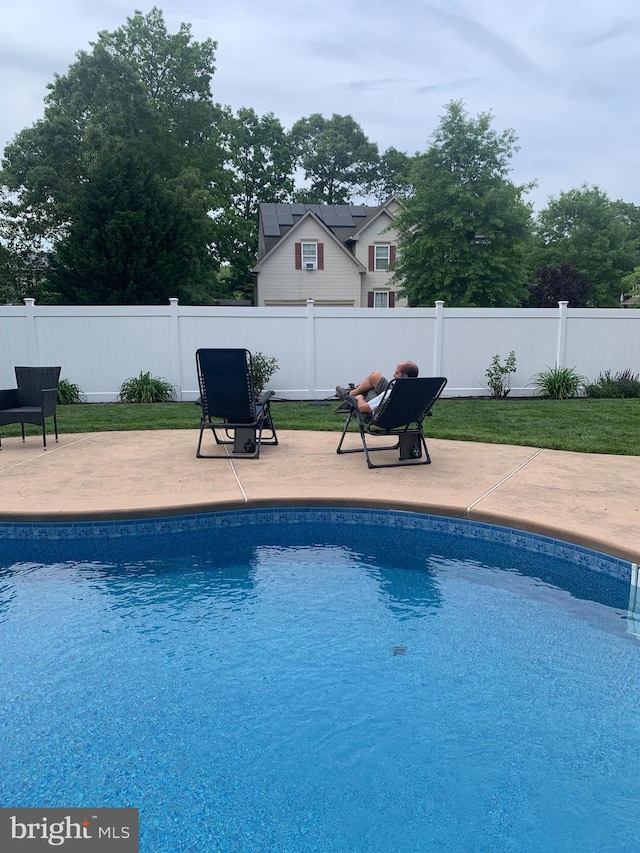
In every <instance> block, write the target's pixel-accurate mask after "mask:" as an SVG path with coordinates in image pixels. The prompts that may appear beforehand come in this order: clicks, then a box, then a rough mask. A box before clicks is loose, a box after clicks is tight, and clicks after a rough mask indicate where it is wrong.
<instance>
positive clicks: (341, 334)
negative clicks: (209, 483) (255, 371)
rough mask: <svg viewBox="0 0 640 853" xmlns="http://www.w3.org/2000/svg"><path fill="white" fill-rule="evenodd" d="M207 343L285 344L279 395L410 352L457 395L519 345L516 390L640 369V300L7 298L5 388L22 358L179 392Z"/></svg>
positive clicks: (85, 381) (339, 380)
mask: <svg viewBox="0 0 640 853" xmlns="http://www.w3.org/2000/svg"><path fill="white" fill-rule="evenodd" d="M198 347H246V348H247V349H249V350H250V351H252V352H262V353H264V354H265V355H268V356H275V357H276V358H277V359H278V362H279V370H278V373H277V374H276V375H275V376H274V378H273V379H272V380H271V382H270V387H271V388H273V390H274V391H275V392H276V394H277V395H278V396H280V397H283V398H287V399H293V400H304V399H322V398H324V397H328V396H330V395H332V394H333V391H334V388H335V386H336V385H337V384H341V385H344V384H346V383H347V382H349V381H352V382H357V381H359V380H360V379H361V378H362V377H363V376H365V375H366V374H367V373H368V372H369V371H370V370H372V369H374V368H377V369H379V370H382V371H383V373H386V375H388V376H390V375H391V374H392V373H393V370H394V368H395V366H396V364H397V363H398V362H400V361H404V360H406V359H411V360H413V361H415V362H417V364H418V365H419V367H420V373H421V375H423V376H428V375H432V376H435V375H438V376H446V377H447V378H448V380H449V383H448V386H447V389H446V392H445V395H446V396H449V397H458V396H475V395H483V394H488V391H487V389H486V380H485V375H484V373H485V370H486V369H487V367H488V366H489V363H490V361H491V358H492V357H493V356H494V355H495V354H499V355H500V357H501V359H504V358H506V357H507V355H508V354H509V352H510V351H511V350H514V351H515V353H516V357H517V362H518V368H517V371H516V372H515V374H514V375H513V376H512V378H511V383H512V392H511V393H512V395H513V396H528V395H531V394H533V393H534V389H533V387H532V384H531V383H532V380H533V377H534V376H535V374H536V373H539V372H540V371H542V370H545V369H546V368H547V367H553V366H555V365H556V364H557V365H560V366H567V367H574V368H575V369H576V370H577V371H578V372H579V373H581V374H583V375H584V376H586V377H587V378H588V379H590V380H594V379H596V378H597V377H598V375H599V374H600V373H601V372H603V371H604V370H611V371H613V372H616V371H619V370H625V369H627V368H630V369H631V370H633V371H634V372H636V373H637V372H640V310H629V309H621V308H606V309H605V308H603V309H599V308H588V309H587V308H569V307H568V306H567V303H565V302H561V303H559V305H558V308H513V309H511V308H445V307H444V303H442V302H436V304H435V307H434V308H406V309H374V310H372V309H368V308H364V309H359V308H317V307H315V305H314V303H313V302H312V301H309V302H308V303H307V305H306V307H302V308H299V307H297V308H230V307H200V306H199V307H190V306H181V305H179V304H178V300H177V299H172V300H170V304H169V305H168V306H155V305H154V306H131V307H126V306H118V307H113V308H110V307H104V306H73V307H71V306H61V307H57V306H50V305H43V306H37V305H35V303H34V301H33V300H31V299H26V300H25V305H23V306H22V305H20V306H0V388H11V387H14V386H15V379H14V373H13V368H14V365H16V364H18V365H20V364H22V365H38V364H40V365H45V364H56V365H57V364H60V365H61V366H62V376H63V377H66V378H67V379H70V380H71V381H72V382H75V383H76V384H77V385H79V386H80V387H81V388H82V390H83V391H84V393H85V394H86V396H87V399H88V400H89V401H91V402H108V401H111V400H114V399H115V398H116V396H117V393H118V389H119V388H120V385H121V384H122V382H123V381H124V380H125V379H128V378H129V377H131V376H137V375H138V374H139V373H140V371H150V372H151V373H152V374H153V375H154V376H162V377H164V378H166V379H168V380H169V381H170V382H171V383H172V384H173V385H174V386H175V387H176V389H177V391H178V398H179V399H182V400H194V399H196V398H197V396H198V391H197V379H196V370H195V351H196V349H197V348H198Z"/></svg>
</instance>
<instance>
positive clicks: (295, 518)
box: [0, 506, 632, 580]
mask: <svg viewBox="0 0 640 853" xmlns="http://www.w3.org/2000/svg"><path fill="white" fill-rule="evenodd" d="M265 522H266V523H276V524H304V523H313V522H337V523H341V524H353V525H358V526H366V525H376V526H380V525H384V524H386V525H388V526H389V527H395V528H405V529H411V530H431V531H436V532H441V533H450V534H452V535H455V536H462V537H465V538H468V539H481V540H486V541H490V542H501V543H503V544H506V545H512V546H514V547H517V548H522V549H524V550H526V551H531V552H538V553H543V554H549V555H552V556H555V557H560V558H562V559H564V560H568V561H569V562H572V563H574V564H576V565H579V566H583V567H584V568H587V569H590V570H592V571H596V572H603V573H605V574H608V575H612V576H613V577H617V578H621V579H623V580H628V579H629V578H630V577H631V565H632V564H631V563H630V562H629V561H628V560H622V559H620V558H618V557H614V556H611V555H609V554H605V553H602V552H600V551H594V550H592V549H590V548H585V547H583V546H582V545H575V544H572V543H571V542H567V541H564V540H561V539H554V538H552V537H550V536H544V535H542V534H539V533H530V532H528V531H525V530H519V529H517V528H512V527H503V526H501V525H498V524H489V523H487V522H481V521H472V520H467V519H461V518H451V517H448V516H442V515H429V514H428V513H417V512H409V511H404V510H384V509H377V508H376V509H365V508H361V507H343V506H342V507H331V506H316V507H314V506H299V507H259V508H255V509H242V510H226V511H219V512H208V513H197V514H193V515H177V516H163V517H158V518H139V519H135V518H134V519H126V520H113V521H104V520H100V521H78V522H76V521H73V522H63V523H61V522H0V538H2V539H11V540H14V541H15V540H34V539H35V540H61V539H67V540H69V539H83V540H86V539H91V538H101V539H104V538H123V537H128V536H141V535H142V536H143V535H157V534H176V533H185V532H188V531H198V530H215V529H226V528H233V527H240V526H244V525H247V524H263V523H265Z"/></svg>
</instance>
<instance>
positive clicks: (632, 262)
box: [529, 184, 640, 307]
mask: <svg viewBox="0 0 640 853" xmlns="http://www.w3.org/2000/svg"><path fill="white" fill-rule="evenodd" d="M639 214H640V210H639V209H638V208H637V207H635V206H634V205H632V204H628V203H626V202H621V201H612V200H611V199H610V198H609V197H608V196H607V194H606V193H605V192H603V191H602V190H601V189H599V188H598V187H597V186H587V185H586V184H583V185H582V186H581V187H579V188H578V189H572V190H569V191H568V192H563V193H560V195H559V196H558V197H557V198H552V199H551V200H550V201H549V203H548V205H547V206H546V207H545V208H544V209H543V210H542V211H541V212H540V214H539V215H538V217H537V220H536V224H535V237H536V239H535V241H534V243H533V247H532V250H531V255H530V261H529V263H530V266H531V268H533V269H535V268H537V267H540V266H543V265H548V264H554V265H557V264H571V265H572V266H573V267H574V268H575V269H576V270H577V271H578V272H579V273H580V275H581V276H582V278H583V279H585V281H586V282H587V284H588V286H589V289H588V291H587V293H586V296H585V300H586V304H587V305H588V306H589V307H607V306H611V307H614V306H617V305H618V304H619V299H620V293H621V292H622V291H623V290H624V289H625V285H624V284H623V279H624V277H625V276H627V275H628V274H629V273H630V272H631V271H632V270H633V268H634V267H635V266H636V265H637V263H638V248H639V246H640V216H639Z"/></svg>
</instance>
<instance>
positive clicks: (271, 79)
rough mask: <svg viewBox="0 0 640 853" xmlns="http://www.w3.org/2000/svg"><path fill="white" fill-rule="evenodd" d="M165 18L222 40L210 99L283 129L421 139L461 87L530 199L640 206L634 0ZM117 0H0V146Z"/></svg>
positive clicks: (234, 5)
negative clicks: (595, 194) (488, 123)
mask: <svg viewBox="0 0 640 853" xmlns="http://www.w3.org/2000/svg"><path fill="white" fill-rule="evenodd" d="M156 5H157V6H158V7H159V8H160V9H161V10H162V11H163V13H164V17H165V21H166V24H167V27H168V29H169V31H170V32H175V31H176V30H177V28H178V26H179V24H180V23H181V22H182V21H185V22H188V23H191V25H192V33H193V36H194V38H195V39H196V40H198V41H201V40H203V39H205V38H212V39H214V40H216V41H217V42H218V51H217V63H216V64H217V71H216V74H215V76H214V78H213V82H212V88H213V95H214V99H215V100H216V101H218V102H220V103H222V104H228V105H230V106H231V107H233V108H234V109H237V108H238V107H242V106H246V107H253V109H255V110H256V112H258V113H259V114H263V113H266V112H273V113H275V115H276V116H277V117H278V118H279V119H280V121H281V122H282V123H283V125H284V126H285V127H286V128H290V127H291V125H292V124H293V122H294V121H296V120H297V119H298V118H301V117H303V116H308V115H310V114H311V113H314V112H319V113H322V114H323V115H325V116H327V117H330V116H331V115H332V114H333V113H339V114H342V115H345V114H350V115H352V116H353V117H354V119H355V120H356V121H357V122H358V123H359V124H360V126H361V127H362V128H363V130H364V132H365V133H366V134H367V136H368V137H369V139H370V140H371V141H372V142H376V143H377V144H378V146H379V148H380V151H381V152H382V151H384V149H386V148H388V147H390V146H393V147H394V148H397V149H399V150H401V151H406V152H407V153H408V154H414V153H415V152H416V151H424V150H426V148H427V147H428V144H429V137H430V135H431V133H432V132H433V130H434V128H435V127H436V126H437V124H438V121H439V117H440V116H441V115H442V113H443V108H444V105H445V104H446V103H448V102H449V101H451V100H453V99H462V100H463V101H464V103H465V106H466V108H467V110H468V111H469V112H470V113H471V114H472V115H476V114H477V113H478V112H481V111H488V110H490V111H491V112H492V113H493V115H494V124H493V126H494V129H495V130H497V131H502V130H504V129H506V128H508V127H511V128H513V129H514V130H515V132H516V135H517V136H518V138H519V144H520V147H521V148H520V151H519V152H518V153H517V154H516V156H515V157H514V159H513V161H512V162H513V172H512V178H513V180H515V181H516V182H518V183H525V182H529V181H533V180H535V181H537V182H538V188H537V189H535V190H533V191H532V192H531V193H530V195H529V198H530V199H531V200H532V201H533V202H534V204H535V206H536V207H537V208H538V209H539V208H541V207H543V206H544V205H545V204H546V202H547V199H548V198H549V197H550V196H557V195H558V194H559V193H560V192H562V191H566V190H569V189H572V188H574V187H578V186H580V185H581V184H582V183H584V182H586V183H588V184H597V185H598V186H600V188H601V189H603V190H605V191H606V192H607V193H608V194H609V196H610V197H611V198H622V199H624V200H625V201H631V202H634V203H636V204H640V169H639V168H638V167H639V162H638V130H639V126H640V110H638V104H637V100H638V94H637V91H638V81H639V80H640V74H639V71H640V61H639V58H640V3H639V2H638V0H432V2H424V0H366V2H365V0H340V2H338V0H320V2H314V3H311V2H305V0H274V2H271V3H265V2H264V0H180V1H179V2H178V0H164V2H158V3H157V4H156ZM151 7H152V4H149V5H143V4H142V3H136V2H135V0H134V2H133V3H128V2H125V0H54V2H51V0H19V2H16V0H0V11H1V13H2V25H1V30H0V38H1V39H2V45H1V50H0V75H1V91H2V93H3V96H2V109H1V110H0V143H1V145H2V149H3V150H4V146H5V145H6V144H7V143H8V142H10V141H11V140H12V139H13V137H14V136H15V134H16V133H18V132H19V131H20V130H22V129H23V128H24V127H27V126H29V125H31V124H33V122H35V121H36V120H37V119H38V118H40V117H41V116H42V114H43V98H44V96H45V95H46V85H47V83H49V82H51V81H52V80H53V77H54V74H55V73H58V74H65V73H66V72H67V69H68V67H69V65H70V64H71V63H72V62H73V61H74V57H75V54H76V52H77V51H78V50H81V49H84V50H90V46H89V42H90V41H94V40H95V38H96V35H97V33H98V32H99V31H100V30H103V29H106V30H113V29H116V28H117V27H119V26H121V25H123V24H124V23H125V22H126V19H127V17H129V16H131V15H133V13H134V10H135V9H136V8H139V9H140V10H141V11H142V12H143V13H145V14H146V13H147V12H148V11H149V10H150V9H151Z"/></svg>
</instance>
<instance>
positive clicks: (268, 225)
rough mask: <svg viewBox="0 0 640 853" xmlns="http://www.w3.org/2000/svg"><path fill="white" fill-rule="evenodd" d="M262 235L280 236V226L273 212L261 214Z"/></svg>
mask: <svg viewBox="0 0 640 853" xmlns="http://www.w3.org/2000/svg"><path fill="white" fill-rule="evenodd" d="M262 233H263V234H264V236H265V237H279V236H280V225H279V224H278V217H277V216H276V214H275V212H274V213H265V212H264V211H263V212H262Z"/></svg>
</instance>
